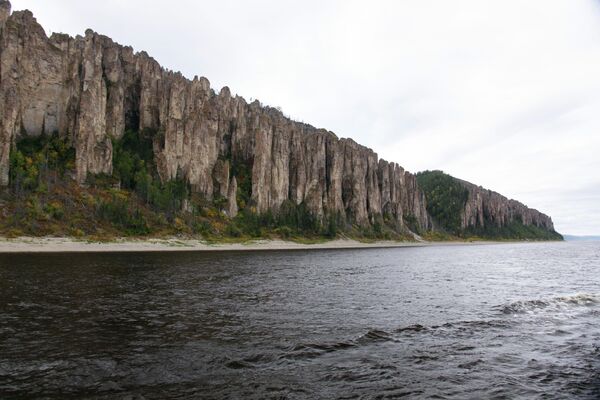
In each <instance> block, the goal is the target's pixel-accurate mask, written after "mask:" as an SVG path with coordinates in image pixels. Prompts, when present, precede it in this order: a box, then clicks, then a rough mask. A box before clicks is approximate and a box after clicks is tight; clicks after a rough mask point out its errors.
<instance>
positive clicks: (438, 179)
mask: <svg viewBox="0 0 600 400" xmlns="http://www.w3.org/2000/svg"><path fill="white" fill-rule="evenodd" d="M417 182H418V184H419V186H420V187H421V189H422V190H423V192H424V193H425V198H426V200H427V211H428V212H429V214H430V215H431V216H432V218H433V219H434V220H435V222H436V223H437V225H438V226H439V228H441V232H429V233H428V234H426V235H425V238H426V239H428V240H457V239H458V240H464V239H486V240H506V239H509V240H562V236H561V235H560V234H558V233H556V232H554V231H548V230H546V229H543V228H538V227H536V226H526V225H523V224H522V223H520V222H514V223H512V224H510V225H508V226H504V227H497V226H495V225H494V224H493V223H492V222H491V221H486V227H485V228H481V227H478V228H469V229H467V230H463V229H461V220H460V218H461V215H462V212H463V210H464V207H465V205H466V202H467V200H468V196H469V192H468V191H467V189H466V188H465V187H464V186H463V185H462V184H461V183H460V181H458V180H457V179H456V178H454V177H452V176H450V175H448V174H445V173H444V172H442V171H424V172H419V173H418V174H417Z"/></svg>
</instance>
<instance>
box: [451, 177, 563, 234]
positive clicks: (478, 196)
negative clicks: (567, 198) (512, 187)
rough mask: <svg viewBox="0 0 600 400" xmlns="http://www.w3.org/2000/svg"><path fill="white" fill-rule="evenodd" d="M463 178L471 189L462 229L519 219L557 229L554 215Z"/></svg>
mask: <svg viewBox="0 0 600 400" xmlns="http://www.w3.org/2000/svg"><path fill="white" fill-rule="evenodd" d="M459 182H460V183H461V184H462V185H463V186H464V187H465V188H466V189H467V191H468V193H469V195H468V198H467V202H466V204H465V207H464V211H463V213H462V215H461V228H462V229H468V228H486V227H487V226H488V225H492V226H496V227H504V226H508V225H510V224H512V223H514V222H519V223H522V224H523V225H527V226H529V225H533V226H536V227H538V228H542V229H544V230H547V231H554V224H553V222H552V219H551V218H550V217H549V216H547V215H545V214H542V213H541V212H539V211H538V210H534V209H531V208H528V207H527V206H525V205H524V204H522V203H520V202H518V201H516V200H512V199H508V198H506V197H504V196H502V195H501V194H500V193H496V192H493V191H491V190H487V189H484V188H482V187H481V186H476V185H474V184H472V183H469V182H466V181H463V180H459Z"/></svg>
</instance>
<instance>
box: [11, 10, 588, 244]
mask: <svg viewBox="0 0 600 400" xmlns="http://www.w3.org/2000/svg"><path fill="white" fill-rule="evenodd" d="M11 3H12V6H13V10H21V9H30V10H31V11H32V12H33V13H34V15H35V17H36V18H37V19H38V21H39V22H40V23H41V24H42V26H43V27H44V28H45V29H46V31H47V32H48V33H50V32H64V33H68V34H70V35H73V36H74V35H77V34H83V33H84V31H85V29H87V28H91V29H93V30H94V31H96V32H99V33H101V34H104V35H107V36H109V37H111V38H112V39H113V40H115V41H117V42H119V43H121V44H123V45H131V46H133V48H134V49H135V50H136V51H142V50H144V51H147V52H148V54H150V55H151V56H152V57H154V58H155V59H156V60H157V61H158V62H159V63H160V64H161V65H162V66H163V67H165V68H168V69H172V70H180V71H181V72H182V73H183V74H184V75H185V76H187V77H188V78H192V77H193V76H194V75H198V76H206V77H207V78H208V79H209V80H210V82H211V86H212V87H213V88H214V89H215V90H216V91H218V90H220V88H221V87H223V86H228V87H229V88H230V89H231V91H232V93H236V94H239V95H240V96H243V97H244V98H246V100H251V99H259V100H260V101H261V102H262V103H263V104H268V105H272V106H275V107H281V109H282V110H283V112H284V113H285V114H286V115H289V116H290V117H291V118H293V119H295V120H299V121H304V122H307V123H310V124H311V125H314V126H317V127H322V128H325V129H328V130H331V131H333V132H335V133H336V134H337V135H338V136H339V137H350V138H352V139H354V140H355V141H357V142H358V143H361V144H363V145H365V146H368V147H370V148H372V149H373V150H374V151H375V152H377V153H378V155H379V157H381V158H384V159H386V160H389V161H394V162H397V163H399V164H400V165H402V166H403V167H405V168H406V169H407V170H410V171H414V172H416V171H421V170H426V169H441V170H444V171H445V172H447V173H449V174H451V175H453V176H456V177H459V178H461V179H465V180H468V181H471V182H473V183H475V184H477V185H481V186H483V187H486V188H489V189H492V190H494V191H497V192H499V193H501V194H503V195H505V196H507V197H509V198H514V199H516V200H519V201H521V202H523V203H525V204H526V205H528V206H530V207H532V208H536V209H538V210H540V211H542V212H544V213H546V214H548V215H550V216H551V217H552V218H553V220H554V223H555V227H556V229H557V230H558V231H559V232H561V233H563V234H576V235H593V234H600V206H599V205H600V175H599V174H598V173H597V171H599V170H600V156H599V155H598V152H599V150H600V135H598V132H599V131H600V113H598V112H597V110H599V109H600V74H599V73H598V71H600V3H599V2H598V1H597V0H585V1H584V0H575V1H562V0H545V1H543V0H532V1H529V2H527V3H526V4H524V2H519V1H517V0H508V1H503V2H491V1H481V0H456V1H454V2H452V3H451V4H450V3H449V2H443V1H439V0H438V1H434V0H407V1H403V2H396V1H377V2H368V3H367V2H360V1H329V2H317V1H313V0H310V1H304V2H302V3H296V2H287V1H271V0H260V1H254V2H241V1H220V2H218V4H213V3H207V2H206V3H205V2H201V1H191V0H180V1H171V2H169V3H168V4H169V5H167V3H165V2H152V1H139V0H133V1H128V2H119V1H117V0H107V1H104V2H80V1H75V0H60V1H54V2H51V3H50V2H40V1H35V0H12V1H11ZM321 3H324V4H321Z"/></svg>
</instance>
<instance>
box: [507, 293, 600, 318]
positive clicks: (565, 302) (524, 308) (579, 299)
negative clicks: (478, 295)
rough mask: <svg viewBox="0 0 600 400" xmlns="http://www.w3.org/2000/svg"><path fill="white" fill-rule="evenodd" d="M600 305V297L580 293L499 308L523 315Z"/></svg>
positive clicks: (520, 301) (518, 302) (521, 302)
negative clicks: (548, 310) (545, 310)
mask: <svg viewBox="0 0 600 400" xmlns="http://www.w3.org/2000/svg"><path fill="white" fill-rule="evenodd" d="M597 304H600V296H599V295H596V294H589V293H578V294H575V295H571V296H559V297H554V298H551V299H547V300H543V299H533V300H519V301H515V302H513V303H510V304H505V305H500V306H497V309H499V310H500V312H502V313H503V314H523V313H529V312H535V311H537V310H543V309H548V308H550V309H562V308H567V307H581V306H585V307H589V306H594V305H597Z"/></svg>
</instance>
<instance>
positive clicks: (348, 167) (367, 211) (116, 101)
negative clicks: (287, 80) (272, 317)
mask: <svg viewBox="0 0 600 400" xmlns="http://www.w3.org/2000/svg"><path fill="white" fill-rule="evenodd" d="M125 129H132V130H136V131H138V132H146V133H149V134H151V135H152V136H153V143H154V155H155V161H156V165H157V168H158V173H159V175H160V177H161V179H163V180H169V179H173V178H175V177H177V176H181V177H183V178H184V179H185V180H187V182H188V183H189V184H190V185H191V187H192V189H193V190H194V191H195V192H197V193H200V194H202V195H204V196H206V197H207V198H213V197H214V196H217V195H219V196H223V197H226V198H227V199H228V202H227V210H228V212H229V213H230V215H235V213H236V212H237V203H236V201H235V195H236V191H237V187H238V183H239V182H238V180H237V179H236V173H237V172H236V171H239V170H240V166H243V167H244V168H247V169H248V170H249V171H250V172H251V186H252V189H251V198H252V200H253V202H254V204H255V206H256V208H257V210H258V211H260V212H263V211H267V210H276V209H277V208H278V207H279V206H280V205H281V204H282V203H283V202H284V201H285V200H291V201H293V202H295V203H296V204H300V203H302V202H303V203H305V204H306V205H307V206H308V208H309V210H311V211H312V212H313V213H314V214H315V215H318V216H321V217H322V216H324V215H327V214H333V213H339V214H340V215H342V216H343V217H346V218H348V220H350V221H352V222H354V223H357V224H359V225H368V224H369V223H373V222H374V220H375V218H377V216H379V215H382V214H385V215H386V216H387V217H388V218H392V219H393V220H395V221H396V222H397V223H398V224H399V226H404V227H407V225H406V221H405V220H404V219H405V217H407V216H408V217H410V220H411V224H413V226H414V224H416V227H417V228H418V229H420V230H428V229H430V227H431V222H430V218H429V216H428V214H427V211H426V208H425V198H424V195H423V193H422V192H421V190H420V189H419V187H418V186H417V183H416V180H415V177H414V176H413V175H412V174H410V173H409V172H406V171H404V169H402V168H401V167H400V166H398V165H397V164H394V163H389V162H387V161H384V160H379V159H378V157H377V154H376V153H374V152H373V151H372V150H370V149H368V148H366V147H364V146H361V145H359V144H357V143H355V142H354V141H352V140H351V139H338V138H337V137H336V135H334V134H333V133H331V132H328V131H326V130H323V129H316V128H314V127H312V126H310V125H306V124H302V123H298V122H295V121H292V120H290V119H288V118H286V117H284V116H283V115H282V113H281V112H279V111H278V110H275V109H273V108H270V107H263V106H262V105H261V104H260V103H259V102H257V101H255V102H253V103H251V104H248V103H246V102H245V100H244V99H243V98H241V97H238V96H235V97H233V96H232V95H231V94H230V91H229V89H228V88H227V87H225V88H223V89H221V91H220V92H219V93H218V94H217V93H215V92H214V91H213V90H212V89H211V88H210V84H209V81H208V80H207V79H206V78H197V77H195V78H194V79H193V80H188V79H186V78H185V77H183V76H182V75H181V74H180V73H177V72H173V71H169V70H166V69H164V68H162V67H161V66H160V65H159V64H158V63H157V62H156V61H155V60H154V59H152V58H151V57H149V56H148V55H147V54H146V53H145V52H141V53H134V52H133V49H132V48H131V47H124V46H121V45H119V44H116V43H114V42H113V41H112V40H111V39H109V38H108V37H105V36H101V35H98V34H96V33H94V32H93V31H91V30H88V31H86V33H85V36H83V37H82V36H77V37H76V38H72V37H69V36H67V35H64V34H53V35H52V36H51V37H50V38H48V37H47V36H46V34H45V32H44V30H43V28H42V27H41V26H40V25H39V24H38V23H37V22H36V20H35V19H34V17H33V15H32V14H31V13H30V12H29V11H17V12H14V13H13V14H12V15H11V14H10V3H9V2H7V1H3V0H0V186H6V185H7V184H8V172H9V170H8V169H9V155H10V151H11V148H12V147H13V145H14V143H15V142H16V141H17V140H18V139H19V138H21V137H24V136H38V135H41V134H50V133H53V132H59V133H60V135H63V136H65V137H67V138H68V139H69V141H70V142H71V143H72V145H73V146H74V148H75V150H76V171H77V180H78V181H79V182H80V183H84V182H85V180H86V178H87V176H88V174H98V173H106V174H110V173H111V172H112V142H111V137H112V138H119V137H120V136H121V135H122V134H123V132H124V131H125Z"/></svg>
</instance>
